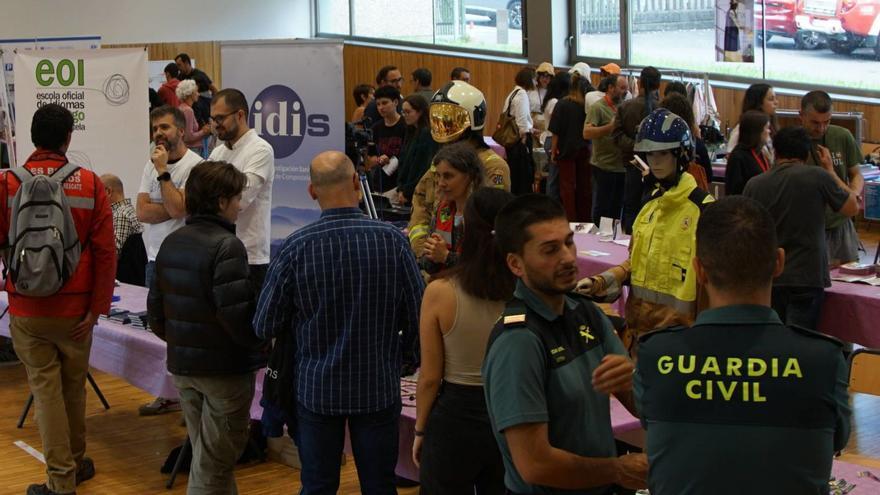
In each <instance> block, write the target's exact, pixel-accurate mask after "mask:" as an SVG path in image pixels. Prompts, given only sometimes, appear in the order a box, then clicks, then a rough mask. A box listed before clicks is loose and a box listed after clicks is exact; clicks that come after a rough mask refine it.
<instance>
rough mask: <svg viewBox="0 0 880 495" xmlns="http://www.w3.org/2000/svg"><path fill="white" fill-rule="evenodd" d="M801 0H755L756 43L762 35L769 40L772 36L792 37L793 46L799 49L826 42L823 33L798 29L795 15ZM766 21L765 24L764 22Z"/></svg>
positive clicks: (816, 46)
mask: <svg viewBox="0 0 880 495" xmlns="http://www.w3.org/2000/svg"><path fill="white" fill-rule="evenodd" d="M802 2H803V0H766V10H765V6H764V3H763V2H761V1H760V0H759V1H756V2H755V31H756V32H757V33H758V43H761V42H762V39H761V38H762V37H763V38H766V41H770V39H771V38H773V37H774V36H779V37H781V38H792V39H794V46H795V48H797V49H799V50H814V49H816V48H819V47H821V46H824V45H825V43H826V40H825V35H824V34H821V33H818V32H816V31H808V30H805V29H798V26H797V21H796V19H795V17H796V16H797V14H798V9H799V8H800V7H801V3H802ZM765 23H766V24H765Z"/></svg>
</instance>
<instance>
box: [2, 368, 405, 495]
mask: <svg viewBox="0 0 880 495" xmlns="http://www.w3.org/2000/svg"><path fill="white" fill-rule="evenodd" d="M92 374H93V376H94V377H95V380H96V381H97V382H98V384H99V386H100V387H101V391H102V392H104V395H105V396H106V397H107V400H108V401H109V402H110V409H109V410H106V411H105V410H104V408H103V407H102V406H101V403H100V401H99V400H98V398H97V397H96V396H95V394H94V393H93V392H92V390H91V389H89V390H88V404H87V406H86V414H87V419H86V424H87V428H88V447H87V454H88V455H89V456H90V457H92V458H93V459H94V461H95V468H96V471H97V475H96V476H95V478H94V479H92V480H91V481H88V482H86V483H84V484H82V485H80V486H79V488H78V490H77V494H78V495H129V494H130V495H147V494H175V495H182V494H184V493H186V475H181V476H179V477H178V478H177V483H176V484H175V487H174V489H173V490H166V489H165V482H166V481H167V479H168V478H167V475H164V474H161V473H160V472H159V468H160V467H161V466H162V463H163V462H164V461H165V457H166V456H167V454H168V452H169V451H170V450H171V449H172V448H174V447H176V446H177V445H180V442H181V441H183V438H184V436H185V433H186V432H185V429H184V428H183V427H182V426H180V419H181V414H180V413H171V414H165V415H162V416H154V417H139V416H138V412H137V409H138V406H140V405H141V404H144V403H147V402H149V401H151V400H152V397H150V395H149V394H147V393H145V392H143V391H141V390H139V389H137V388H135V387H133V386H131V385H129V384H128V383H126V382H125V381H123V380H121V379H119V378H116V377H114V376H111V375H107V374H104V373H101V372H99V371H94V370H93V371H92ZM27 396H28V388H27V382H26V375H25V371H24V367H23V366H21V365H16V366H4V367H0V404H2V405H0V459H2V460H3V461H2V463H0V495H13V494H23V493H24V492H25V490H26V489H27V486H28V485H29V484H31V483H42V482H44V481H45V479H46V475H45V466H44V465H43V464H42V463H41V462H40V461H38V460H37V459H35V458H34V457H32V456H31V455H29V454H28V453H26V452H25V451H24V450H22V449H20V448H19V447H17V446H16V445H14V442H16V441H18V440H20V441H23V442H25V443H26V444H28V445H30V446H31V447H33V448H34V449H36V450H38V451H39V450H40V446H41V444H40V437H39V434H38V433H37V428H36V424H35V423H34V417H33V412H31V414H30V416H29V417H28V420H27V422H25V425H24V428H22V429H20V430H19V429H17V428H16V427H15V423H16V421H17V420H18V416H19V414H20V413H21V409H22V406H23V405H24V401H25V400H26V399H27ZM236 478H237V481H238V491H239V493H241V494H242V495H277V494H294V493H298V491H299V488H300V483H299V471H298V470H296V469H293V468H290V467H287V466H285V465H282V464H279V463H276V462H271V461H268V462H265V463H257V464H251V465H248V466H243V467H239V468H238V469H236ZM339 493H341V494H357V493H360V491H359V490H358V482H357V474H356V472H355V468H354V463H353V462H347V463H346V464H345V465H344V466H343V470H342V483H341V486H340V489H339ZM399 493H400V494H402V495H404V494H405V495H410V494H412V495H414V494H416V493H418V488H409V489H401V490H400V491H399Z"/></svg>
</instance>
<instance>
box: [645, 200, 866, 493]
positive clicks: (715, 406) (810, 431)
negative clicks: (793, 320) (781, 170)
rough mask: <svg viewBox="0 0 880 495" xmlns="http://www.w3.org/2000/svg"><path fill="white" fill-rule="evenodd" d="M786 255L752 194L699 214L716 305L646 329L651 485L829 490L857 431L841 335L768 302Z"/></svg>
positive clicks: (699, 269)
mask: <svg viewBox="0 0 880 495" xmlns="http://www.w3.org/2000/svg"><path fill="white" fill-rule="evenodd" d="M784 262H785V252H784V251H783V250H782V249H780V248H779V247H778V244H777V240H776V229H775V227H774V223H773V218H772V217H771V216H770V214H769V213H768V212H767V210H765V209H764V207H763V206H761V205H760V204H759V203H757V202H755V201H754V200H752V199H749V198H745V197H742V196H730V197H727V198H724V199H722V200H721V201H719V202H717V203H715V204H713V205H710V206H708V207H707V208H706V209H705V211H704V212H703V214H702V216H701V217H700V220H699V223H698V225H697V257H696V260H695V262H694V268H695V271H696V275H697V278H698V280H699V282H700V283H701V284H703V285H705V286H706V290H707V292H708V297H709V309H707V310H705V311H703V312H702V313H700V314H699V316H697V319H696V322H695V323H694V325H693V326H692V327H690V328H687V327H673V328H669V329H666V330H660V331H657V332H654V333H649V334H646V335H644V336H643V337H642V338H641V345H640V351H639V361H638V369H637V372H636V376H635V389H636V397H637V401H638V403H639V405H640V410H641V413H642V424H643V426H644V427H645V429H646V430H647V439H646V450H647V453H648V459H649V464H650V472H649V476H648V485H649V488H650V491H651V495H666V494H674V495H688V494H698V493H699V494H703V493H712V494H722V495H723V494H742V493H750V494H768V495H769V494H779V493H828V479H829V476H830V474H831V461H832V457H833V456H834V452H835V451H838V450H840V449H842V448H843V447H844V446H845V445H846V441H847V439H848V437H849V432H850V409H849V406H848V402H847V401H848V396H847V369H846V364H845V361H844V359H843V354H842V352H841V344H840V342H838V341H837V340H835V339H833V338H831V337H828V336H825V335H822V334H819V333H815V332H813V331H810V330H806V329H803V328H799V327H787V326H785V325H784V324H783V323H782V321H781V320H780V319H779V317H778V316H777V315H776V313H775V312H774V311H773V309H771V307H770V293H771V281H772V279H773V277H774V276H776V275H779V274H780V273H781V272H782V268H783V265H784Z"/></svg>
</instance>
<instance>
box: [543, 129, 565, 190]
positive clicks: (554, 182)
mask: <svg viewBox="0 0 880 495" xmlns="http://www.w3.org/2000/svg"><path fill="white" fill-rule="evenodd" d="M551 143H552V141H551V138H550V137H549V136H548V137H547V140H546V141H544V151H546V152H547V196H550V197H551V198H553V199H555V200H556V201H559V202H561V201H562V198H560V196H559V167H557V166H556V162H554V161H553V157H551V156H550V149H551V148H552V147H553V145H552V144H551Z"/></svg>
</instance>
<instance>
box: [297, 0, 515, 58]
mask: <svg viewBox="0 0 880 495" xmlns="http://www.w3.org/2000/svg"><path fill="white" fill-rule="evenodd" d="M354 1H355V0H348V34H340V33H325V32H322V31H321V30H320V26H321V8H320V2H321V0H314V2H313V6H314V16H313V30H312V31H313V32H314V33H315V37H316V38H328V39H341V40H344V41H350V42H353V43H356V44H365V45H371V46H379V47H388V48H392V49H393V48H411V49H428V50H443V51H444V54H446V55H451V56H455V55H458V54H461V55H468V56H474V55H477V56H480V57H479V58H487V59H491V60H495V59H512V60H515V61H517V62H522V61H523V60H528V56H529V52H528V39H529V37H528V23H527V22H526V18H527V13H528V2H526V1H525V0H522V2H523V3H522V18H523V20H522V30H521V31H522V37H521V38H522V49H521V51H519V52H504V51H500V50H485V49H480V48H468V47H463V46H456V45H444V44H439V43H437V42H436V39H437V35H436V33H435V31H434V30H436V25H435V24H433V19H432V25H433V29H432V39H434V40H435V41H434V42H432V43H419V42H416V41H402V40H396V39H393V38H374V37H370V36H355V35H352V34H351V33H352V32H353V31H354V24H355V20H354V16H353V15H352V12H353V11H354V8H353V7H354ZM436 1H437V0H431V6H432V7H434V6H435V3H434V2H436Z"/></svg>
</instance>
